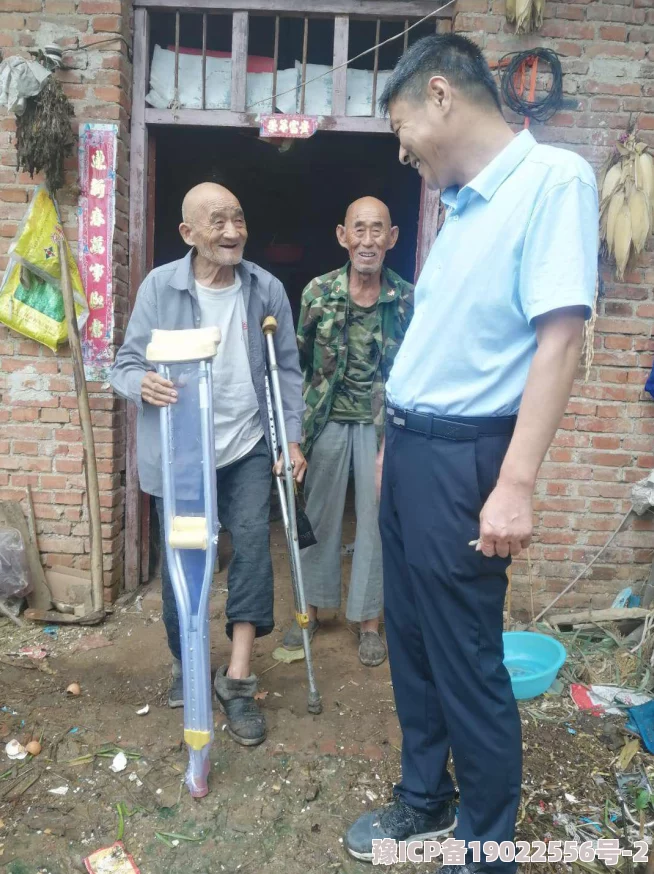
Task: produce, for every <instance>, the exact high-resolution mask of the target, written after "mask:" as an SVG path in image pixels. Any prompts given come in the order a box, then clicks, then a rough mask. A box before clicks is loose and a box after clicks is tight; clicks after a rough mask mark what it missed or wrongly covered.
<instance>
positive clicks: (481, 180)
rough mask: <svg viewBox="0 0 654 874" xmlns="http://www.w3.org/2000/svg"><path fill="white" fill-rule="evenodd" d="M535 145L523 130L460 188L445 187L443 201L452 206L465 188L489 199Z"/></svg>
mask: <svg viewBox="0 0 654 874" xmlns="http://www.w3.org/2000/svg"><path fill="white" fill-rule="evenodd" d="M535 145H536V140H535V139H534V138H533V136H532V135H531V133H530V132H529V131H528V130H523V131H522V132H521V133H519V134H518V135H517V136H516V137H514V138H513V140H512V141H511V142H510V143H509V144H508V146H505V147H504V148H503V149H502V151H501V152H500V153H499V155H496V156H495V157H494V158H493V160H492V161H491V162H490V164H487V165H486V166H485V167H484V169H483V170H481V171H480V172H479V173H478V174H477V175H476V176H475V178H474V179H472V180H471V181H470V182H468V184H467V185H464V187H463V188H461V189H457V188H454V187H451V188H447V189H445V191H443V194H442V200H443V203H444V204H445V206H454V205H455V204H456V202H457V199H458V198H459V195H460V194H461V193H462V192H463V191H466V189H469V190H471V191H476V192H477V194H480V195H481V196H482V197H483V198H484V200H487V201H488V200H491V198H492V197H493V195H494V194H495V192H496V191H497V189H498V188H499V187H500V185H502V183H503V182H505V181H506V180H507V179H508V178H509V176H510V175H511V174H512V173H513V172H514V170H516V169H517V167H518V166H519V165H520V164H521V163H522V162H523V161H524V159H525V158H526V157H527V155H528V154H529V152H531V150H532V149H533V148H534V146H535Z"/></svg>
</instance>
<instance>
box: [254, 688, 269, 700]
mask: <svg viewBox="0 0 654 874" xmlns="http://www.w3.org/2000/svg"><path fill="white" fill-rule="evenodd" d="M267 697H268V690H267V689H265V690H264V689H262V690H261V691H260V692H255V693H254V700H255V701H265V700H266V698H267Z"/></svg>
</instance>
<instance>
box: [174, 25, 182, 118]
mask: <svg viewBox="0 0 654 874" xmlns="http://www.w3.org/2000/svg"><path fill="white" fill-rule="evenodd" d="M180 18H181V16H180V14H179V10H177V12H175V90H174V91H173V103H174V104H175V107H178V106H179V31H180Z"/></svg>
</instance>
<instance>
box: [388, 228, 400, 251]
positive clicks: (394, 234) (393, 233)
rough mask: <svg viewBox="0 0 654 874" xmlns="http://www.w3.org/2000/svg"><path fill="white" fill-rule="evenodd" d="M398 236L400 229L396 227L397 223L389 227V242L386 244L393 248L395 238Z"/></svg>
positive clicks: (395, 241)
mask: <svg viewBox="0 0 654 874" xmlns="http://www.w3.org/2000/svg"><path fill="white" fill-rule="evenodd" d="M399 236H400V229H399V228H398V226H397V225H393V227H392V228H391V234H390V242H389V244H388V248H389V249H393V248H395V244H396V243H397V238H398V237H399Z"/></svg>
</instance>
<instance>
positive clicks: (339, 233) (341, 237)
mask: <svg viewBox="0 0 654 874" xmlns="http://www.w3.org/2000/svg"><path fill="white" fill-rule="evenodd" d="M336 239H337V240H338V244H339V246H342V247H343V248H344V249H347V239H346V237H345V225H337V227H336Z"/></svg>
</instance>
